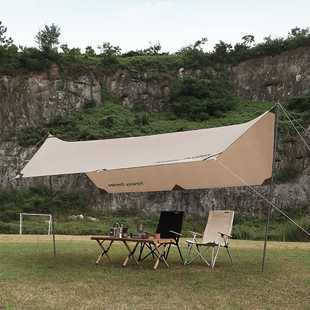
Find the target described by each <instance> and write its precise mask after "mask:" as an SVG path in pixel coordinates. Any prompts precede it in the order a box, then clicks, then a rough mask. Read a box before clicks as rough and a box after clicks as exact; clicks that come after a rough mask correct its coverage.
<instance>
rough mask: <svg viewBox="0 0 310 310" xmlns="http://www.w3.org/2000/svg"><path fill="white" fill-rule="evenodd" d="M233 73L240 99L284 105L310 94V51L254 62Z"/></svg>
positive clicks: (264, 58)
mask: <svg viewBox="0 0 310 310" xmlns="http://www.w3.org/2000/svg"><path fill="white" fill-rule="evenodd" d="M231 71H232V81H233V84H234V87H235V90H236V94H237V95H238V96H240V97H242V98H247V99H250V100H269V101H282V100H283V99H286V98H287V97H289V96H299V95H302V94H304V93H307V92H309V91H310V48H309V47H306V48H298V49H296V50H293V51H288V52H284V53H282V54H280V55H277V56H269V57H262V58H257V59H251V60H248V61H245V62H242V63H240V64H239V65H237V66H235V67H233V68H232V69H231Z"/></svg>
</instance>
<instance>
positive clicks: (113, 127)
mask: <svg viewBox="0 0 310 310" xmlns="http://www.w3.org/2000/svg"><path fill="white" fill-rule="evenodd" d="M271 106H272V104H271V103H269V102H239V101H237V102H236V103H235V105H234V109H233V110H230V111H228V112H226V113H225V114H223V113H217V115H212V114H210V116H208V119H207V120H204V121H194V120H193V121H192V120H187V119H183V118H178V117H177V116H176V115H175V114H174V113H171V112H161V113H159V112H153V113H148V112H141V111H139V109H137V110H130V109H128V108H125V107H123V106H121V105H119V104H117V103H113V102H108V101H107V102H106V103H105V104H103V105H100V106H93V105H90V106H89V107H87V108H85V109H83V110H81V111H77V112H73V113H71V114H70V115H67V116H63V117H56V118H54V119H53V121H51V122H50V123H48V124H45V125H44V126H42V127H38V128H33V127H31V128H26V129H23V130H19V131H18V132H17V142H18V143H19V144H20V145H21V146H23V147H27V146H31V145H35V144H37V143H39V142H40V141H42V139H44V137H46V135H47V134H48V133H49V132H50V133H52V134H53V135H55V136H57V137H58V138H61V139H64V140H68V141H78V140H94V139H107V138H120V137H131V136H141V135H151V134H160V133H167V132H176V131H184V130H192V129H200V128H210V127H217V126H225V125H231V124H236V123H242V122H246V121H249V120H251V119H253V118H255V117H257V116H258V115H260V114H261V113H263V112H265V111H266V110H268V109H269V108H271ZM197 118H198V117H197Z"/></svg>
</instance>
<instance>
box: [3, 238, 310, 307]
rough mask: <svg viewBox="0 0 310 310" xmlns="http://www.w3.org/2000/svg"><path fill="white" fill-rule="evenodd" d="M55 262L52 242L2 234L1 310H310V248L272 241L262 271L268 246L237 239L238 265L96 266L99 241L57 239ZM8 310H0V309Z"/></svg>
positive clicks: (118, 257)
mask: <svg viewBox="0 0 310 310" xmlns="http://www.w3.org/2000/svg"><path fill="white" fill-rule="evenodd" d="M57 239H58V241H57V257H56V258H54V257H53V256H52V243H51V240H50V238H49V237H47V236H31V235H25V236H22V237H20V236H16V235H0V309H2V308H3V307H4V309H123V310H127V309H310V294H309V292H310V243H278V242H270V243H269V248H268V250H269V251H268V257H267V266H266V267H267V268H266V272H265V273H264V274H262V273H261V272H260V260H261V250H262V242H258V241H238V240H233V241H232V244H231V248H232V255H233V258H234V264H233V265H230V263H229V261H228V258H227V257H226V255H225V253H224V252H222V253H221V255H220V257H219V260H218V264H217V265H216V268H215V269H214V270H210V269H208V268H207V267H206V266H205V265H202V264H201V263H200V262H199V261H197V262H196V263H194V264H193V265H190V266H186V267H184V266H182V265H181V264H180V263H179V262H178V259H177V255H176V253H174V252H173V253H172V256H171V257H170V259H169V262H170V268H169V269H167V268H165V267H164V266H160V268H159V269H158V270H157V271H154V270H153V269H152V261H151V260H150V261H146V262H145V263H143V264H142V265H140V266H135V265H133V264H132V263H131V264H129V265H128V266H127V268H122V267H121V266H120V264H121V262H122V259H123V258H124V255H125V254H126V251H125V249H124V248H123V247H122V246H121V245H116V246H115V247H114V248H113V249H112V250H113V251H112V253H111V256H112V263H109V262H107V261H104V262H103V263H102V264H101V265H99V266H96V265H95V264H94V261H95V259H96V257H97V255H98V249H97V245H96V243H95V242H93V241H90V240H89V237H87V236H83V237H79V236H57ZM1 307H2V308H1Z"/></svg>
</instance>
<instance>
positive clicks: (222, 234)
mask: <svg viewBox="0 0 310 310" xmlns="http://www.w3.org/2000/svg"><path fill="white" fill-rule="evenodd" d="M217 233H218V234H220V235H221V237H223V236H226V237H229V238H232V236H231V235H228V234H225V233H223V232H220V231H218V232H217Z"/></svg>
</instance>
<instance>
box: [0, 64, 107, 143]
mask: <svg viewBox="0 0 310 310" xmlns="http://www.w3.org/2000/svg"><path fill="white" fill-rule="evenodd" d="M90 101H94V102H96V103H100V102H101V87H100V83H99V82H98V81H97V80H96V79H95V78H94V77H93V76H92V75H91V74H90V75H88V76H84V75H83V76H80V77H78V78H76V79H72V78H69V77H63V76H61V75H60V74H59V69H58V67H57V66H56V65H55V66H52V67H51V69H50V70H49V71H48V72H45V73H40V74H37V73H36V74H35V73H33V74H28V75H26V74H25V75H18V76H0V134H1V135H0V140H3V135H4V134H5V133H7V132H13V133H14V132H15V130H16V129H20V128H25V127H31V126H38V125H39V124H40V123H42V122H48V121H50V120H52V119H53V117H56V116H59V115H64V114H65V113H70V112H72V111H74V110H78V109H80V108H81V107H82V106H83V105H85V103H87V102H90ZM1 137H2V139H1Z"/></svg>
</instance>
